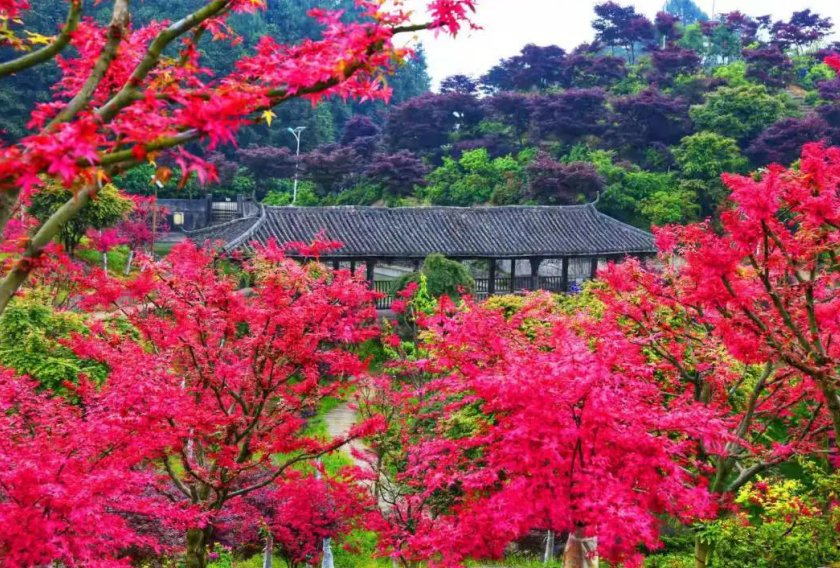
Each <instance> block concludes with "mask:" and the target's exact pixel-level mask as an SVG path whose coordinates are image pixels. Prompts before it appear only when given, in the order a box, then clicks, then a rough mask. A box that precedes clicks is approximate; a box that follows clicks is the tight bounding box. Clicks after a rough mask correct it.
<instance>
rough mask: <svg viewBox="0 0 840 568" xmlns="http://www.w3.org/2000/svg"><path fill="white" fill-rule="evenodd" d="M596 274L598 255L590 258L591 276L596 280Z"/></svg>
mask: <svg viewBox="0 0 840 568" xmlns="http://www.w3.org/2000/svg"><path fill="white" fill-rule="evenodd" d="M596 276H598V257H597V256H593V257H592V258H590V259H589V277H590V278H592V280H595V277H596Z"/></svg>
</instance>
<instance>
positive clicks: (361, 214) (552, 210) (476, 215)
mask: <svg viewBox="0 0 840 568" xmlns="http://www.w3.org/2000/svg"><path fill="white" fill-rule="evenodd" d="M321 233H323V234H324V235H325V236H326V238H328V239H330V240H335V241H339V242H341V243H343V245H344V246H343V247H342V248H341V249H339V250H338V251H337V252H335V253H332V254H330V255H329V256H330V257H331V258H371V257H375V258H424V257H426V256H427V255H429V254H431V253H435V252H438V253H442V254H444V255H446V256H449V257H456V258H458V257H460V258H489V257H497V258H507V257H529V256H544V257H563V256H570V257H571V256H596V255H598V256H601V255H617V254H630V253H650V252H654V250H655V248H654V244H653V237H652V236H651V235H650V233H647V232H645V231H642V230H640V229H637V228H635V227H631V226H630V225H627V224H625V223H622V222H621V221H618V220H616V219H613V218H611V217H608V216H606V215H604V214H602V213H600V212H598V210H597V209H596V208H595V206H594V205H591V204H590V205H579V206H565V207H550V206H545V207H543V206H509V207H470V208H465V207H401V208H385V207H264V208H263V211H262V212H261V215H259V216H256V217H249V218H246V219H240V220H237V221H233V222H231V223H227V224H225V225H220V226H218V227H208V228H207V229H203V230H200V231H195V232H193V233H190V235H189V236H190V238H191V239H193V240H194V241H197V242H204V241H206V240H211V241H215V240H221V241H223V242H225V243H228V244H229V246H228V247H227V248H229V249H230V250H243V251H246V252H247V251H248V249H249V248H250V247H249V243H252V242H254V241H256V242H261V243H265V242H267V241H268V240H269V239H271V238H273V239H275V240H277V242H280V243H288V242H312V241H313V240H314V239H315V238H316V236H317V235H319V234H321Z"/></svg>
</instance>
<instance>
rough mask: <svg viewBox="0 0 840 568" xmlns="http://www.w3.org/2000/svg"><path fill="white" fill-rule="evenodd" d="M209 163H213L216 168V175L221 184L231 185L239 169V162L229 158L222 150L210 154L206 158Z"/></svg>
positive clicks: (223, 185)
mask: <svg viewBox="0 0 840 568" xmlns="http://www.w3.org/2000/svg"><path fill="white" fill-rule="evenodd" d="M205 160H207V163H208V164H212V165H213V167H215V168H216V175H217V176H218V178H219V179H218V181H217V182H216V183H218V184H219V185H220V186H222V187H225V186H229V185H230V183H231V182H232V181H233V178H234V177H235V176H236V172H238V171H239V164H237V163H236V162H234V161H232V160H230V159H228V157H227V156H225V155H224V154H222V153H221V152H213V153H211V154H208V155H207V157H206V158H205Z"/></svg>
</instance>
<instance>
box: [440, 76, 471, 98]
mask: <svg viewBox="0 0 840 568" xmlns="http://www.w3.org/2000/svg"><path fill="white" fill-rule="evenodd" d="M477 91H478V83H476V82H475V80H474V79H473V78H472V77H468V76H466V75H450V76H449V77H447V78H446V79H444V80H443V81H441V82H440V92H441V94H447V93H458V94H461V95H474V94H475V93H476V92H477Z"/></svg>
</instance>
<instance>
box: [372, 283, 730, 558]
mask: <svg viewBox="0 0 840 568" xmlns="http://www.w3.org/2000/svg"><path fill="white" fill-rule="evenodd" d="M424 327H425V330H424V331H422V332H421V333H420V337H421V339H422V342H421V345H420V350H419V351H418V354H417V356H416V357H415V358H414V360H413V361H411V362H409V363H408V364H407V365H406V367H405V369H404V370H403V371H402V372H401V373H400V375H402V379H400V378H399V376H400V375H398V379H397V380H396V381H395V383H396V385H395V389H394V393H393V394H392V395H390V398H389V405H393V404H398V405H399V408H400V409H401V411H400V412H398V413H396V414H397V415H396V416H395V419H394V420H393V421H392V423H391V426H390V429H389V430H388V431H386V432H385V433H382V434H378V435H377V436H375V437H374V438H373V439H372V440H371V445H372V447H373V449H374V452H375V455H376V459H375V460H372V465H373V466H374V467H375V468H376V466H380V467H379V468H378V470H377V471H378V472H379V473H380V475H381V476H384V477H388V478H389V482H390V483H391V484H392V485H397V486H398V487H399V488H400V490H399V491H391V492H390V493H388V494H385V496H386V498H388V499H390V500H391V502H390V503H388V507H386V508H385V510H384V513H383V516H384V520H385V523H386V527H385V529H384V530H383V534H384V535H385V538H384V545H385V546H386V547H387V552H388V553H389V554H391V555H392V556H394V557H396V558H399V559H401V560H403V561H404V562H406V563H412V562H416V561H422V560H428V561H431V562H432V563H434V564H436V565H445V566H455V565H460V563H461V562H462V561H463V560H464V559H466V558H471V557H472V558H483V557H496V558H498V557H501V556H502V555H503V552H504V549H505V546H506V545H507V544H508V543H510V542H511V541H513V540H515V539H517V538H520V537H522V536H524V535H525V534H527V532H528V531H529V530H531V529H534V528H542V529H551V530H554V531H557V532H559V533H566V534H570V535H571V536H570V537H569V540H568V543H569V544H568V545H567V560H568V562H569V563H570V565H571V566H577V565H578V564H575V562H582V561H583V558H584V557H585V556H586V555H587V554H590V555H591V554H598V553H600V554H602V555H603V556H605V557H606V558H608V559H609V560H610V561H615V562H626V563H628V564H631V565H633V564H637V563H638V561H639V560H640V559H641V557H640V555H638V554H637V547H639V546H640V545H645V546H647V547H649V548H655V547H657V546H658V545H659V540H658V529H659V525H660V522H661V519H660V517H659V515H661V514H666V513H667V514H670V515H673V516H674V517H676V518H678V519H680V520H682V521H686V522H688V521H693V520H696V519H698V518H703V517H707V516H710V515H712V514H713V513H714V511H715V503H714V500H713V499H712V498H711V497H710V495H709V494H708V492H707V489H706V487H705V482H704V480H703V479H702V477H701V476H699V475H697V473H698V472H699V470H698V466H699V464H698V462H697V456H698V453H699V448H700V445H701V444H702V445H703V447H705V448H706V449H707V451H712V452H713V451H716V449H718V448H722V446H723V442H724V440H725V429H724V425H723V423H722V421H721V420H719V419H718V412H717V411H716V410H715V409H712V408H711V407H709V406H703V405H699V404H696V403H695V402H694V401H693V400H692V397H691V396H690V393H689V392H685V390H677V391H675V392H672V393H665V392H663V390H662V389H661V388H660V385H659V384H658V383H657V381H656V380H655V378H654V370H653V368H652V367H651V366H649V365H648V364H647V361H646V360H645V358H644V357H643V356H641V354H640V352H639V350H638V349H636V348H635V347H634V346H632V345H631V344H630V343H629V342H627V341H626V340H623V339H622V338H621V336H620V335H619V334H618V333H613V334H603V335H601V336H600V337H592V338H589V339H587V338H586V337H585V336H579V335H578V334H577V333H576V329H577V326H576V323H575V321H574V318H571V317H569V316H567V315H565V314H562V313H558V311H557V310H556V309H555V308H554V307H553V301H552V300H551V298H550V297H548V296H535V297H533V298H531V299H530V300H529V302H528V304H527V305H526V306H525V307H524V308H523V309H522V310H521V311H519V312H517V313H516V314H515V315H514V316H513V317H511V318H509V319H506V318H505V316H504V314H503V313H502V312H501V311H497V310H493V309H490V308H487V307H482V306H479V305H473V304H471V303H467V304H466V306H464V307H463V308H462V309H459V310H457V311H454V312H452V311H448V310H447V309H446V307H445V306H444V307H443V309H442V311H441V312H440V313H439V314H437V315H436V316H435V317H433V318H431V319H429V320H427V321H425V324H424ZM405 372H408V374H407V375H405V374H404V373H405ZM389 433H390V436H391V437H389V435H388V434H389ZM394 436H395V437H396V439H397V440H398V441H399V444H401V445H402V446H403V447H404V448H405V449H404V451H403V452H402V453H400V454H399V455H398V456H397V458H398V459H393V458H390V459H389V456H392V455H393V454H394V450H393V445H394V441H393V440H394V438H393V437H394ZM383 458H384V459H383ZM400 462H402V463H403V465H402V467H401V468H399V469H398V470H397V471H398V473H397V474H396V475H394V474H393V472H392V471H391V472H390V473H389V468H393V467H394V464H395V463H397V464H399V463H400ZM382 465H384V467H382ZM692 472H693V473H692ZM381 484H384V483H382V482H381ZM592 537H595V538H597V548H598V550H597V551H595V550H593V549H592V548H589V549H588V551H587V552H585V551H584V550H583V547H585V546H591V545H592V544H593V543H592V541H586V539H588V538H592ZM581 565H582V564H581Z"/></svg>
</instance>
